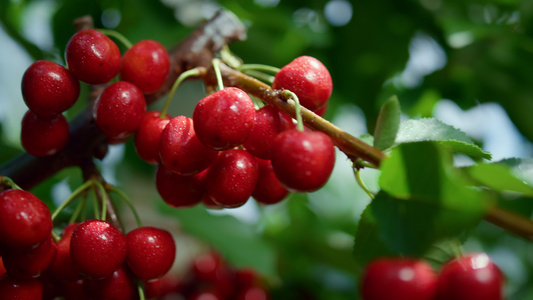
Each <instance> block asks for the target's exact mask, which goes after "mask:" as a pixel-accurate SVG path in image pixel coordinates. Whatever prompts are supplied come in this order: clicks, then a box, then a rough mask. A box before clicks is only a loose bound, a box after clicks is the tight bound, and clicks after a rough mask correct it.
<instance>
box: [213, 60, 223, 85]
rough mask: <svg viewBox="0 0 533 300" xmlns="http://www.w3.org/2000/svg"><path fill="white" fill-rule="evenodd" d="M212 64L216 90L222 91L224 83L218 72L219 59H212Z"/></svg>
mask: <svg viewBox="0 0 533 300" xmlns="http://www.w3.org/2000/svg"><path fill="white" fill-rule="evenodd" d="M211 63H212V64H213V69H214V70H215V76H216V77H217V84H218V90H223V89H224V81H223V80H222V74H221V72H220V59H218V58H213V61H212V62H211Z"/></svg>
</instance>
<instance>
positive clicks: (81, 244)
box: [70, 220, 126, 279]
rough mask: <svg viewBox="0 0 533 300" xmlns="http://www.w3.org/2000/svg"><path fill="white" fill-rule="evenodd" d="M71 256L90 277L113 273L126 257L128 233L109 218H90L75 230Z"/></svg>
mask: <svg viewBox="0 0 533 300" xmlns="http://www.w3.org/2000/svg"><path fill="white" fill-rule="evenodd" d="M70 256H71V258H72V262H73V263H74V266H75V267H76V268H77V269H78V270H79V272H80V273H81V274H82V275H83V276H85V277H86V278H90V279H102V278H106V277H109V276H111V275H112V274H113V273H114V272H115V271H116V270H117V269H118V268H119V267H120V266H121V265H122V263H123V262H124V261H125V259H126V237H125V236H124V234H122V232H120V231H119V230H118V229H117V228H116V227H114V226H113V225H111V224H110V223H108V222H106V221H101V220H86V221H84V222H82V223H80V224H79V225H78V226H76V228H75V229H74V231H73V232H72V237H71V240H70Z"/></svg>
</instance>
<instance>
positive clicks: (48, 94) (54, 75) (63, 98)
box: [22, 60, 80, 116]
mask: <svg viewBox="0 0 533 300" xmlns="http://www.w3.org/2000/svg"><path fill="white" fill-rule="evenodd" d="M79 95H80V82H79V81H78V79H76V77H74V75H73V74H72V72H70V71H69V70H67V69H65V68H64V67H62V66H60V65H58V64H56V63H54V62H51V61H47V60H39V61H36V62H34V63H33V64H32V65H31V66H30V67H29V68H28V69H27V70H26V72H24V76H23V77H22V97H23V98H24V102H25V103H26V105H27V106H28V108H29V109H30V110H31V111H33V112H34V113H36V114H38V115H40V116H55V115H57V114H60V113H62V112H64V111H65V110H67V109H69V108H70V107H72V105H74V103H76V100H78V96H79Z"/></svg>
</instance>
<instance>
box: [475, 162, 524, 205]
mask: <svg viewBox="0 0 533 300" xmlns="http://www.w3.org/2000/svg"><path fill="white" fill-rule="evenodd" d="M513 164H514V166H513ZM532 167H533V161H532V160H514V161H509V160H508V161H507V162H496V163H484V164H477V165H473V166H469V167H467V168H465V170H466V171H467V172H468V174H469V175H470V176H471V177H472V178H473V179H474V180H475V181H477V182H478V183H479V185H481V186H486V187H489V188H491V189H493V190H495V191H498V192H506V191H510V192H516V193H521V194H524V195H526V196H530V197H532V196H533V186H532V185H531V183H528V182H527V181H524V179H522V178H520V174H521V173H520V172H524V171H526V172H528V171H527V169H528V168H529V170H533V168H532ZM522 174H523V173H522ZM532 175H533V174H532ZM525 177H530V176H525ZM530 180H531V177H530Z"/></svg>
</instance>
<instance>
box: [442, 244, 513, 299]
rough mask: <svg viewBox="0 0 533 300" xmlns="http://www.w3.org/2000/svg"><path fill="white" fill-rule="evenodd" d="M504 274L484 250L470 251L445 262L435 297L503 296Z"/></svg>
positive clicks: (476, 297) (470, 297)
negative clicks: (482, 251) (479, 251)
mask: <svg viewBox="0 0 533 300" xmlns="http://www.w3.org/2000/svg"><path fill="white" fill-rule="evenodd" d="M503 281H504V276H503V274H502V272H501V271H500V268H498V266H497V265H495V264H494V262H492V260H491V259H490V257H489V256H488V255H486V254H485V253H471V254H468V255H465V256H462V257H459V258H456V259H454V260H452V261H450V262H448V263H446V264H445V265H443V266H442V270H441V272H440V275H439V280H438V287H437V296H436V297H435V300H444V299H453V300H466V299H468V300H471V299H483V300H502V299H504V288H503Z"/></svg>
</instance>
